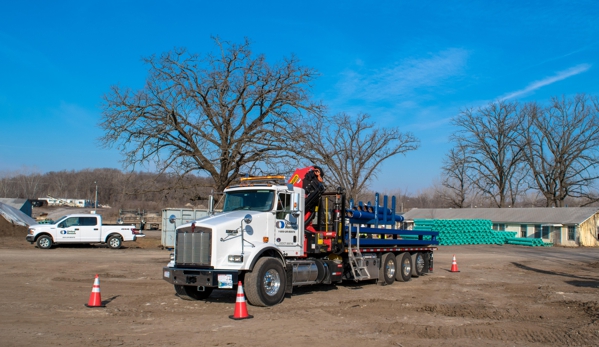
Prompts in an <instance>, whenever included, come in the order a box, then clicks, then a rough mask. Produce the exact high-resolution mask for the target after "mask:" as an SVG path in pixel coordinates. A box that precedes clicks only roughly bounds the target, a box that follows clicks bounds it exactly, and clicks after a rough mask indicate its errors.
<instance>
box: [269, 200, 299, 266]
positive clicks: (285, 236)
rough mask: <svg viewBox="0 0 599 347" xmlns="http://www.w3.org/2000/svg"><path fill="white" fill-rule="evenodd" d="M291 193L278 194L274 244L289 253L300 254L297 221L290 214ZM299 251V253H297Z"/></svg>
mask: <svg viewBox="0 0 599 347" xmlns="http://www.w3.org/2000/svg"><path fill="white" fill-rule="evenodd" d="M291 197H292V196H291V194H290V193H286V192H281V193H279V194H278V199H277V209H276V213H275V215H276V218H275V240H274V241H275V244H276V245H277V246H279V247H280V248H281V251H283V252H287V254H289V255H297V254H301V251H302V249H301V248H302V242H303V240H301V239H300V228H299V223H298V222H299V221H298V219H297V218H296V217H294V216H293V215H292V214H291ZM298 252H299V253H298Z"/></svg>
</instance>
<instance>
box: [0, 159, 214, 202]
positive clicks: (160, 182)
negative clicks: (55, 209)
mask: <svg viewBox="0 0 599 347" xmlns="http://www.w3.org/2000/svg"><path fill="white" fill-rule="evenodd" d="M95 182H97V188H98V205H108V206H111V207H112V208H116V209H145V210H160V209H162V208H166V207H184V206H185V205H187V204H191V205H193V206H198V207H199V206H203V207H206V205H207V202H206V201H204V200H206V199H207V198H208V196H209V194H210V193H211V188H210V186H212V182H211V180H210V179H207V178H203V177H196V176H193V175H187V176H186V177H185V178H184V179H180V178H174V177H169V176H168V175H160V174H156V173H143V172H127V173H125V172H122V171H120V170H117V169H93V170H89V169H88V170H81V171H66V170H65V171H52V172H47V173H43V174H42V173H24V172H12V173H9V172H5V173H4V174H3V175H2V177H0V197H3V198H22V199H38V198H45V197H53V198H69V199H86V200H91V201H95V197H96V183H95Z"/></svg>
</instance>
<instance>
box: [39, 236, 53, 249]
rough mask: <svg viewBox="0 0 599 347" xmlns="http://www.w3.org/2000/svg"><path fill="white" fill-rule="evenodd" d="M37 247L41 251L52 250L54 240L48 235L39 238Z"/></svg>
mask: <svg viewBox="0 0 599 347" xmlns="http://www.w3.org/2000/svg"><path fill="white" fill-rule="evenodd" d="M37 246H38V247H39V248H41V249H50V248H52V238H51V237H50V236H48V235H42V236H40V237H38V238H37Z"/></svg>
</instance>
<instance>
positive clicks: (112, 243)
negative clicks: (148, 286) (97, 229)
mask: <svg viewBox="0 0 599 347" xmlns="http://www.w3.org/2000/svg"><path fill="white" fill-rule="evenodd" d="M106 243H108V247H110V248H112V249H119V248H121V246H122V245H123V239H121V237H120V236H118V235H113V236H111V237H109V238H108V241H107V242H106Z"/></svg>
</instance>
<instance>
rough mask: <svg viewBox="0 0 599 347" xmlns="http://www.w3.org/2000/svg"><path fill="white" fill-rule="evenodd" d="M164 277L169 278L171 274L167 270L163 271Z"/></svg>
mask: <svg viewBox="0 0 599 347" xmlns="http://www.w3.org/2000/svg"><path fill="white" fill-rule="evenodd" d="M164 277H166V278H169V277H171V272H170V271H168V270H164Z"/></svg>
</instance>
